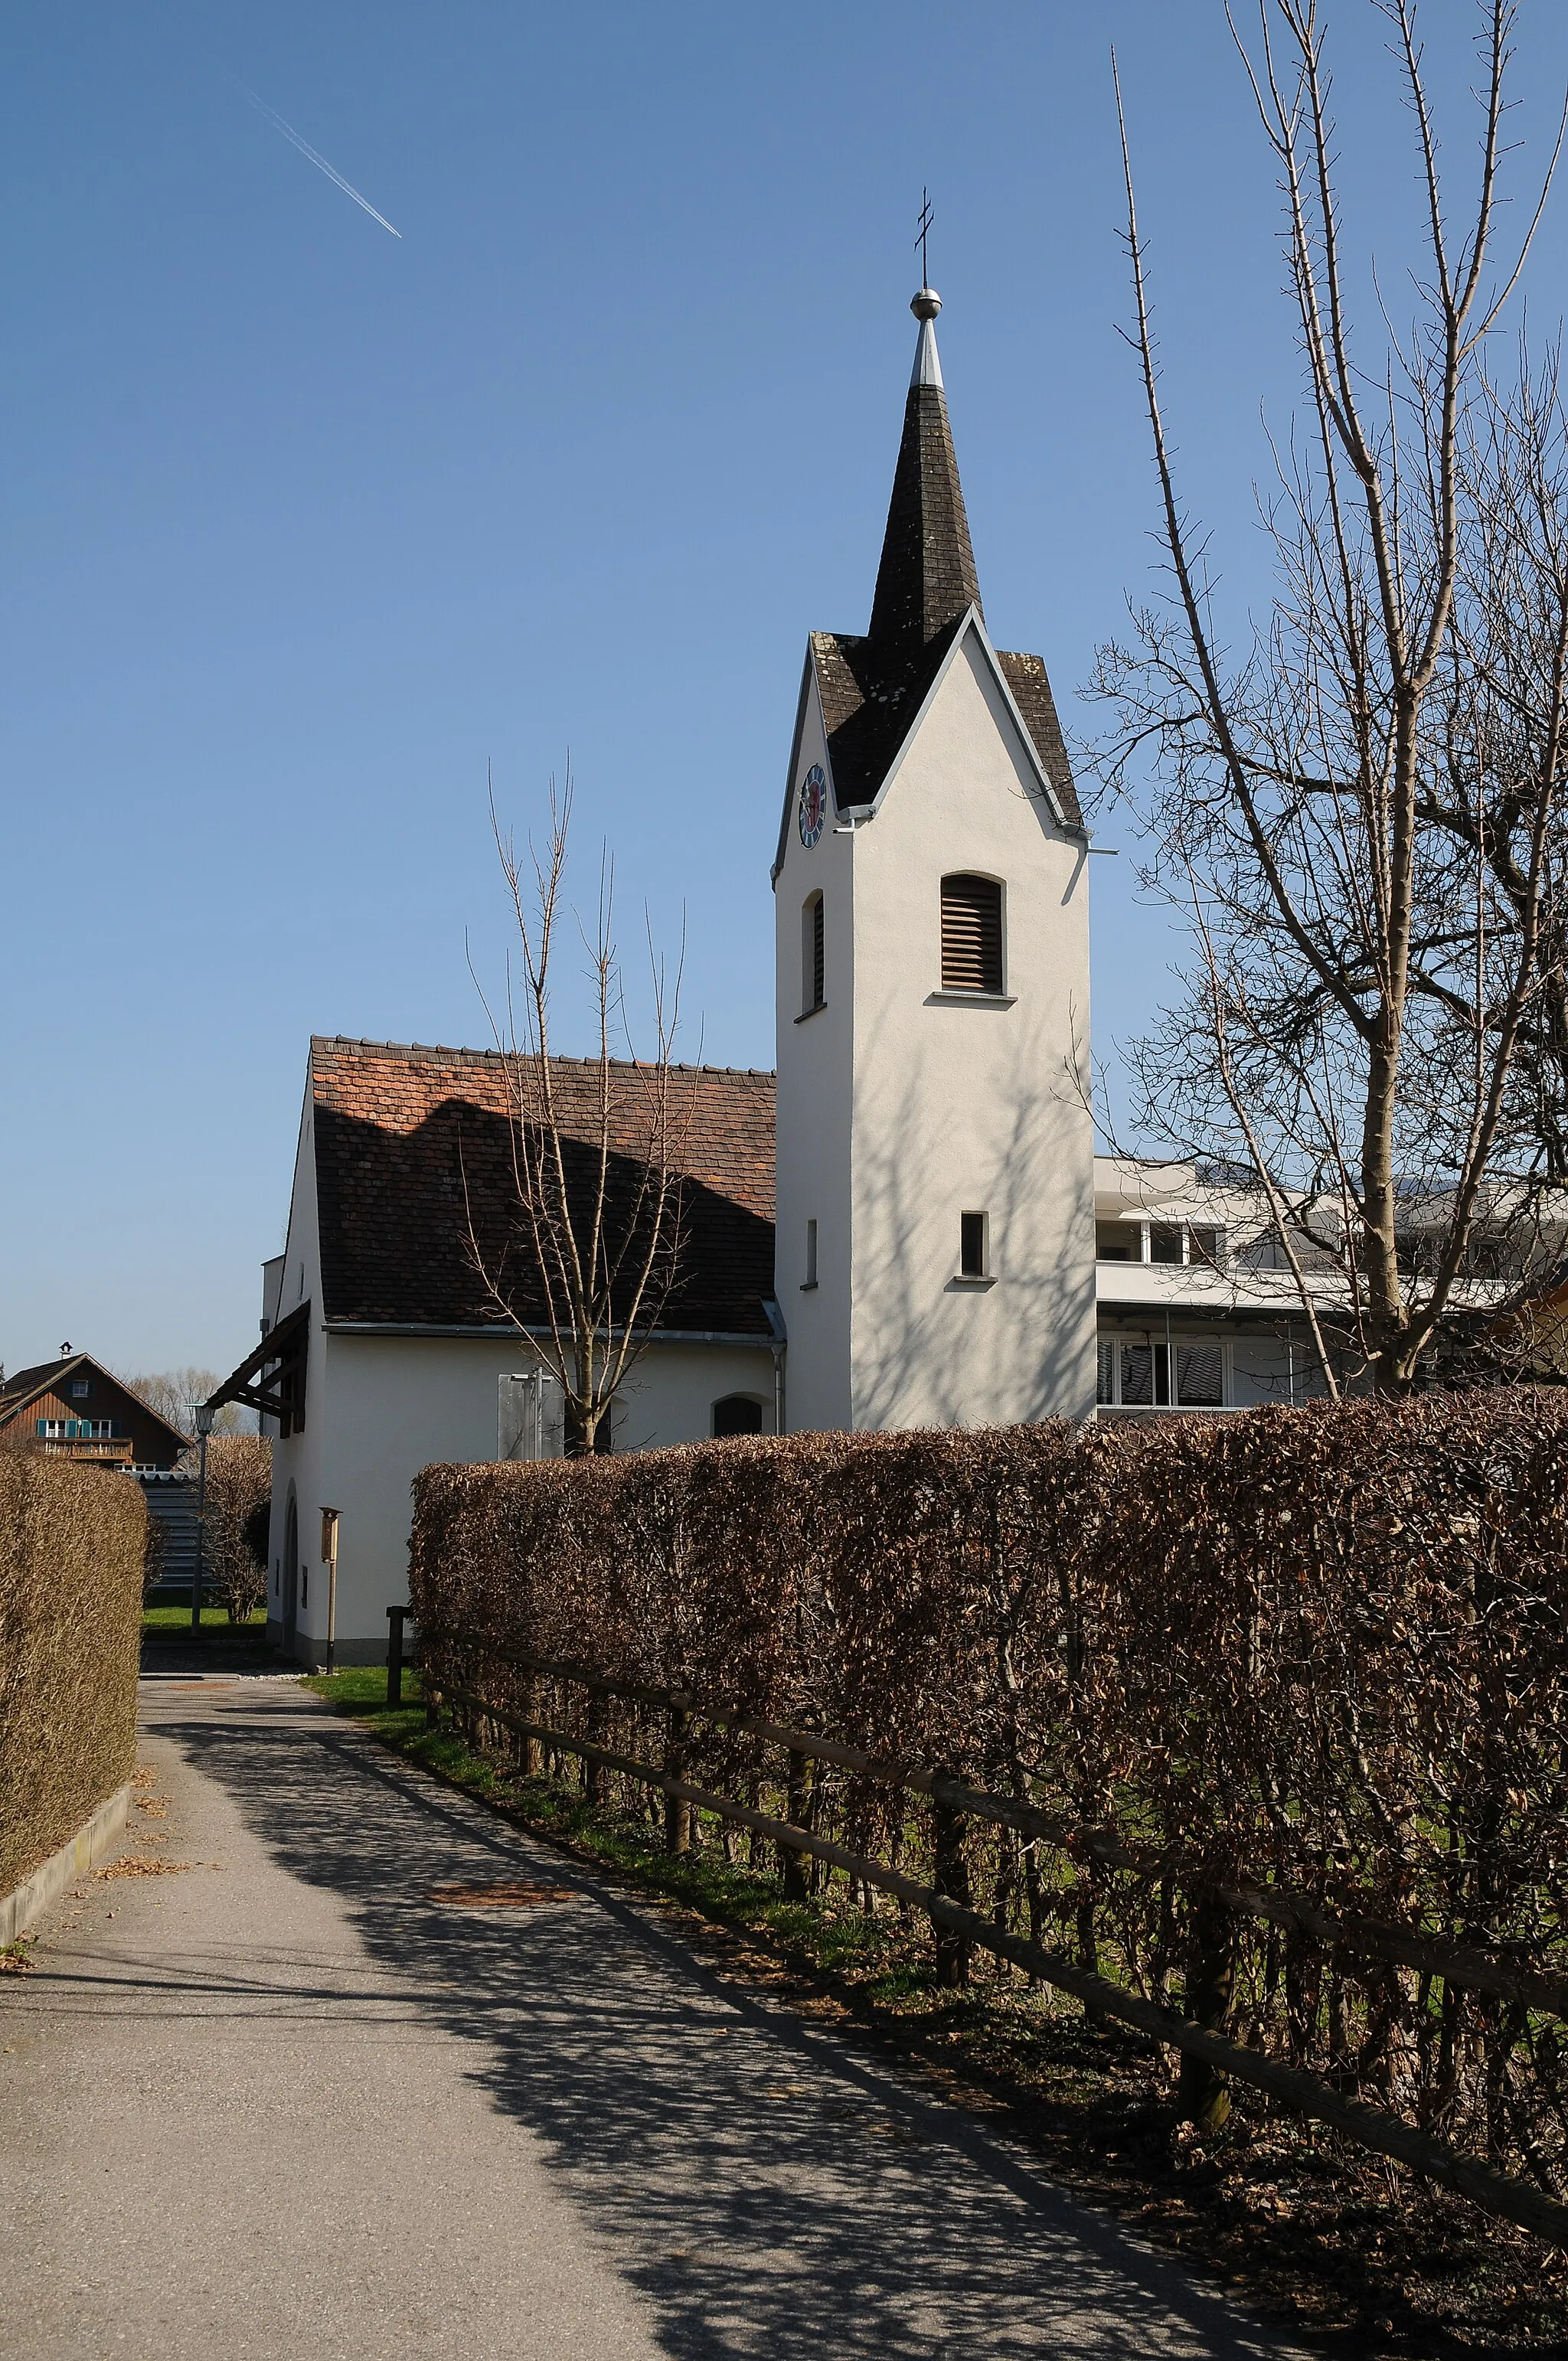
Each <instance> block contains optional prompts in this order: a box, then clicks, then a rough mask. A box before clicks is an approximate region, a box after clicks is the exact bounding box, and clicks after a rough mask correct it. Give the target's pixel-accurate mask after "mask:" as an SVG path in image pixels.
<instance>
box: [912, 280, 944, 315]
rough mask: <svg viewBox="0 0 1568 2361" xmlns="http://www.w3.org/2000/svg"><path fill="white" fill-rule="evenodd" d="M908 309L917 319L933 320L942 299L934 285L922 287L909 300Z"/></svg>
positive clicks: (939, 308)
mask: <svg viewBox="0 0 1568 2361" xmlns="http://www.w3.org/2000/svg"><path fill="white" fill-rule="evenodd" d="M909 308H910V310H911V311H912V312H913V313H914V314H915V316H916V319H917V320H934V319H935V318H936V316H937V314H938V312H939V311H940V310H941V308H942V299H941V297H940V296H939V295H938V292H937V291H936V289H935V288H934V287H922V289H921V290H920V292H919V293H918V295H916V296H914V297H912V298H911V300H910V305H909Z"/></svg>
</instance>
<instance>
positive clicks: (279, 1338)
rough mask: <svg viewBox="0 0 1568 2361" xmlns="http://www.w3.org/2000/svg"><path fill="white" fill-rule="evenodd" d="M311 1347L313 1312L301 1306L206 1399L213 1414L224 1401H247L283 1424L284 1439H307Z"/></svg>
mask: <svg viewBox="0 0 1568 2361" xmlns="http://www.w3.org/2000/svg"><path fill="white" fill-rule="evenodd" d="M310 1342H311V1307H310V1305H309V1304H308V1303H302V1304H300V1305H299V1306H298V1307H297V1308H296V1309H295V1310H294V1311H292V1312H290V1314H289V1316H288V1318H287V1319H286V1320H280V1321H279V1323H278V1324H277V1326H276V1327H275V1328H269V1330H268V1332H267V1334H266V1335H265V1336H263V1338H262V1340H261V1342H260V1344H259V1345H258V1346H257V1347H256V1350H255V1352H254V1353H248V1354H247V1356H246V1357H245V1359H244V1360H243V1361H242V1362H241V1363H240V1365H239V1367H238V1368H237V1369H236V1370H235V1371H234V1372H233V1373H232V1375H231V1376H229V1377H226V1378H225V1379H224V1381H223V1384H222V1385H221V1386H219V1387H218V1388H217V1389H216V1391H215V1392H214V1393H210V1394H209V1395H208V1396H207V1401H206V1407H207V1409H208V1410H221V1409H222V1408H223V1406H224V1404H225V1402H231V1401H232V1402H244V1404H245V1405H246V1407H247V1410H257V1411H262V1412H263V1413H264V1415H265V1416H266V1417H268V1418H275V1419H276V1420H277V1422H278V1433H279V1435H280V1437H286V1436H288V1435H291V1434H302V1433H304V1428H305V1362H306V1358H307V1356H308V1354H309V1350H310Z"/></svg>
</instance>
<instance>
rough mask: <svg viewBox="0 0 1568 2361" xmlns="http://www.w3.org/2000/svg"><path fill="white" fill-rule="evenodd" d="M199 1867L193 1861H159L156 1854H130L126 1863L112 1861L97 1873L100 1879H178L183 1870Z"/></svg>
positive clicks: (126, 1858) (125, 1860)
mask: <svg viewBox="0 0 1568 2361" xmlns="http://www.w3.org/2000/svg"><path fill="white" fill-rule="evenodd" d="M199 1865H200V1864H199V1863H198V1862H196V1861H159V1858H158V1856H157V1854H156V1853H150V1852H128V1853H126V1857H125V1859H124V1861H111V1862H110V1863H109V1865H108V1867H107V1868H106V1869H101V1870H99V1871H97V1872H95V1873H96V1874H97V1875H98V1876H99V1877H177V1876H178V1875H179V1873H180V1872H181V1870H182V1869H195V1868H197V1867H199Z"/></svg>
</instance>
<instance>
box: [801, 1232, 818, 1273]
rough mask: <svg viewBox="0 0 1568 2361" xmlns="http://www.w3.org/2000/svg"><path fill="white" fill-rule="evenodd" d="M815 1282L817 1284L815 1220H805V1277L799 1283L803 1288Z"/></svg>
mask: <svg viewBox="0 0 1568 2361" xmlns="http://www.w3.org/2000/svg"><path fill="white" fill-rule="evenodd" d="M816 1284H817V1224H816V1223H815V1222H807V1224H806V1277H805V1279H803V1280H802V1281H801V1285H802V1287H803V1288H807V1287H815V1286H816Z"/></svg>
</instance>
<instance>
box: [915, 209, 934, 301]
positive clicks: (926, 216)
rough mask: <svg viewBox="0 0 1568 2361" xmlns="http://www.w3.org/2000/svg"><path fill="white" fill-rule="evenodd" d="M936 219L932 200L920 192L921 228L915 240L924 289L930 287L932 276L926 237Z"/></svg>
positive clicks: (921, 282)
mask: <svg viewBox="0 0 1568 2361" xmlns="http://www.w3.org/2000/svg"><path fill="white" fill-rule="evenodd" d="M935 218H936V216H935V215H934V214H933V213H932V211H931V199H930V197H929V195H928V194H927V191H926V190H924V189H922V190H921V192H920V227H919V229H918V231H917V232H916V239H915V243H916V246H917V247H919V248H920V284H921V286H922V287H928V286H929V285H930V283H931V274H930V272H929V271H928V269H927V267H926V236H927V231H928V230H929V229H930V226H931V224H932V222H933V220H934V219H935Z"/></svg>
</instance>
